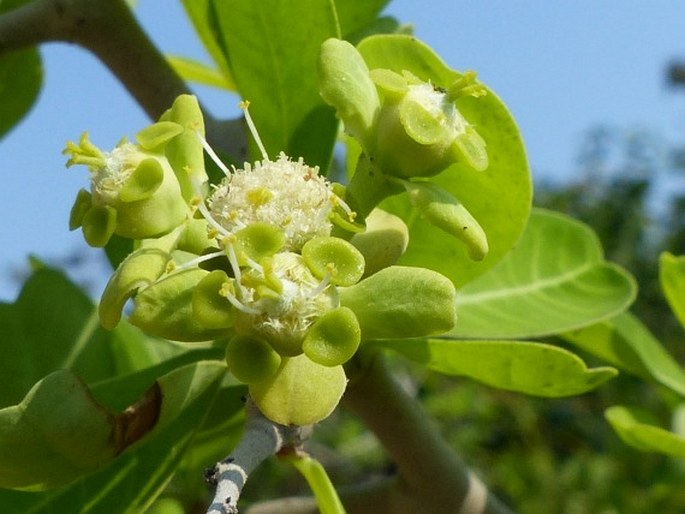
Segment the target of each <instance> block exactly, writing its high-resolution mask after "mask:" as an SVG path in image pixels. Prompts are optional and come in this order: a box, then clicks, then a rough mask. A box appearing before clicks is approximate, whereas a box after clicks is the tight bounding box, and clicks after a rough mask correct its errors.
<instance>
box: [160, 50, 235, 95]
mask: <svg viewBox="0 0 685 514" xmlns="http://www.w3.org/2000/svg"><path fill="white" fill-rule="evenodd" d="M167 61H169V64H171V67H172V68H173V69H174V70H175V71H176V73H178V74H179V76H180V77H181V78H183V79H185V80H187V81H188V82H195V83H196V84H201V85H203V86H211V87H216V88H219V89H225V90H227V91H235V84H234V83H233V79H231V77H228V76H226V74H225V73H222V72H221V71H219V70H217V69H215V68H211V67H209V66H207V65H206V64H203V63H201V62H200V61H196V60H195V59H189V58H187V57H179V56H175V55H168V56H167Z"/></svg>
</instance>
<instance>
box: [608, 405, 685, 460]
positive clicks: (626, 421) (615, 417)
mask: <svg viewBox="0 0 685 514" xmlns="http://www.w3.org/2000/svg"><path fill="white" fill-rule="evenodd" d="M604 416H605V417H606V419H607V421H609V423H611V426H612V427H613V428H614V430H615V431H616V433H617V434H618V435H619V437H620V438H621V439H622V440H623V442H624V443H626V444H628V445H630V446H632V447H634V448H637V449H638V450H642V451H648V452H658V453H663V454H665V455H670V456H672V457H678V458H680V459H685V437H681V436H679V435H677V434H674V433H673V432H670V431H668V430H665V429H663V428H660V427H657V426H654V425H653V424H652V423H650V422H645V417H644V414H643V413H642V412H641V411H638V410H637V409H631V408H628V407H623V406H619V405H616V406H614V407H610V408H608V409H607V410H606V411H605V412H604Z"/></svg>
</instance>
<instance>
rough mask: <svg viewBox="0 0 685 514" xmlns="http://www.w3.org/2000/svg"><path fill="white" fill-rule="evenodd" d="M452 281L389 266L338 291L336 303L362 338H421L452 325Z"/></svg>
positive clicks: (453, 292) (454, 319) (436, 274)
mask: <svg viewBox="0 0 685 514" xmlns="http://www.w3.org/2000/svg"><path fill="white" fill-rule="evenodd" d="M455 299H456V290H455V288H454V285H453V284H452V282H451V281H450V280H449V279H448V278H446V277H445V276H443V275H441V274H440V273H436V272H435V271H431V270H428V269H424V268H411V267H404V266H391V267H389V268H385V269H382V270H381V271H379V272H378V273H376V274H374V275H371V276H370V277H368V278H365V279H364V280H362V281H361V282H359V283H358V284H355V285H354V286H352V287H346V288H340V304H341V305H342V306H344V307H349V308H350V309H351V310H352V311H353V312H354V314H355V315H356V317H357V320H358V321H359V325H360V326H361V330H362V338H363V339H396V338H406V337H422V336H428V335H435V334H441V333H444V332H447V331H448V330H450V329H451V328H452V327H453V326H454V324H455V323H456V319H457V318H456V308H455Z"/></svg>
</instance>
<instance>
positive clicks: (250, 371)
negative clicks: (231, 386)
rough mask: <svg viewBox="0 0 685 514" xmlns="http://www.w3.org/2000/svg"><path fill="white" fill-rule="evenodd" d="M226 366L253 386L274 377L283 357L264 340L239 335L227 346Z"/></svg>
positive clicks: (242, 380) (237, 376)
mask: <svg viewBox="0 0 685 514" xmlns="http://www.w3.org/2000/svg"><path fill="white" fill-rule="evenodd" d="M226 364H227V365H228V370H229V371H230V372H231V373H233V375H234V376H235V377H236V378H237V379H238V380H240V381H241V382H244V383H246V384H253V383H255V382H262V381H265V380H268V379H270V378H271V377H273V376H274V375H275V374H276V372H277V371H278V368H279V367H280V365H281V356H280V355H279V354H278V353H277V352H276V351H275V350H274V349H273V348H272V347H271V345H270V344H269V343H267V342H266V341H265V340H264V339H261V338H258V337H255V336H251V335H237V336H235V337H234V338H233V339H231V340H230V341H229V342H228V344H227V345H226Z"/></svg>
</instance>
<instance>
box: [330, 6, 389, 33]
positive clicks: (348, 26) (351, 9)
mask: <svg viewBox="0 0 685 514" xmlns="http://www.w3.org/2000/svg"><path fill="white" fill-rule="evenodd" d="M389 2H390V0H364V1H363V2H360V1H359V0H335V8H336V11H337V13H338V21H339V23H340V32H341V34H342V35H343V37H344V38H345V39H349V37H348V36H350V35H354V34H357V33H361V32H363V31H364V30H366V29H368V28H369V27H371V26H373V25H374V24H375V23H376V21H377V20H378V15H379V14H380V12H381V11H382V10H383V8H384V7H385V6H386V5H387V4H388V3H389Z"/></svg>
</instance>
